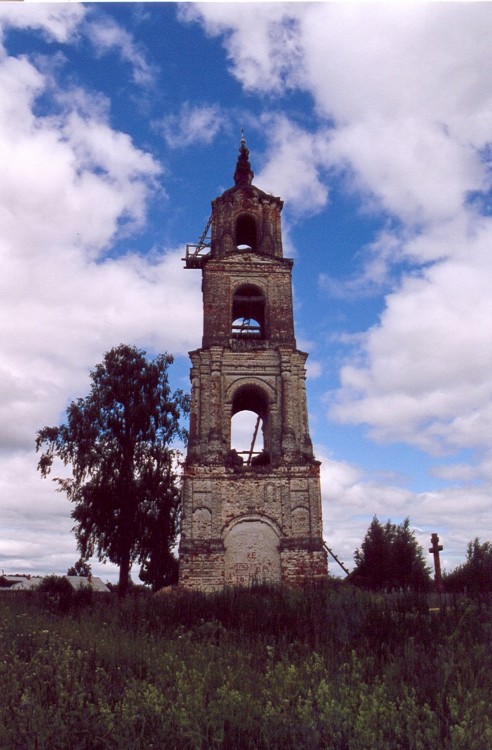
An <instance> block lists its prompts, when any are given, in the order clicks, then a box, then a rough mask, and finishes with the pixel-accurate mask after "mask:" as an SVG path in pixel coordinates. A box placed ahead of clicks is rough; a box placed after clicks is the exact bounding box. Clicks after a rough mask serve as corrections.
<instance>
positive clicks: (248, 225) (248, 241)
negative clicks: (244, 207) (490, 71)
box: [235, 214, 258, 250]
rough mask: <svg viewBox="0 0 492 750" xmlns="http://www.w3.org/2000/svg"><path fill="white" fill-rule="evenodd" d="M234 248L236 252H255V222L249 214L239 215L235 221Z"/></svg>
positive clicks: (256, 239)
mask: <svg viewBox="0 0 492 750" xmlns="http://www.w3.org/2000/svg"><path fill="white" fill-rule="evenodd" d="M235 234H236V243H235V244H236V248H237V249H238V250H256V245H257V243H258V238H257V232H256V221H255V219H254V217H253V216H251V215H250V214H241V216H238V218H237V221H236V232H235Z"/></svg>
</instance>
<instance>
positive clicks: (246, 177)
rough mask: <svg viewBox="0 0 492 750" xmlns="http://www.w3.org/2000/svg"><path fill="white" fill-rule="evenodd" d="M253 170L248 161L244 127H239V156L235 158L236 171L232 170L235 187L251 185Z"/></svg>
mask: <svg viewBox="0 0 492 750" xmlns="http://www.w3.org/2000/svg"><path fill="white" fill-rule="evenodd" d="M253 177H254V172H253V170H252V169H251V164H250V163H249V149H248V147H247V146H246V138H245V137H244V129H243V128H241V145H240V147H239V156H238V158H237V164H236V171H235V172H234V182H235V184H236V186H237V187H244V186H246V185H251V182H252V180H253Z"/></svg>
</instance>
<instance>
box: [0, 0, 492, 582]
mask: <svg viewBox="0 0 492 750" xmlns="http://www.w3.org/2000/svg"><path fill="white" fill-rule="evenodd" d="M491 37H492V4H490V3H471V4H467V3H463V4H460V3H452V4H448V3H429V4H428V3H416V4H380V5H374V4H370V5H367V4H364V3H363V4H354V3H345V4H341V3H326V4H325V3H313V4H304V3H299V4H298V3H286V4H282V3H276V2H275V3H259V4H253V3H244V4H242V3H198V4H194V3H185V4H173V3H163V4H161V3H131V2H130V3H122V4H111V3H95V4H91V3H88V4H77V3H54V4H50V5H48V4H44V3H30V4H27V3H26V4H20V3H12V4H10V3H1V4H0V45H1V46H0V162H1V175H2V177H1V180H0V193H1V198H0V253H1V256H0V257H1V263H2V273H1V276H0V284H1V286H2V291H1V294H0V316H1V320H2V325H1V327H0V341H1V343H0V351H1V354H2V356H1V360H0V383H1V389H2V399H1V402H0V410H1V419H0V440H1V453H0V462H1V463H0V571H1V570H2V569H3V570H5V572H9V573H13V572H17V571H25V572H31V573H38V574H39V573H46V572H59V573H64V572H66V569H67V567H68V566H69V565H71V564H73V562H75V560H76V559H77V557H78V554H77V552H76V549H75V541H74V537H73V535H72V534H71V533H70V529H71V526H72V523H71V519H70V510H71V507H70V504H69V503H68V501H67V500H66V498H65V497H64V496H63V495H60V494H59V493H57V492H56V491H55V485H54V483H53V482H51V481H50V480H43V479H41V477H40V476H39V475H38V473H37V471H36V463H37V456H36V454H35V451H34V438H35V434H36V431H37V430H38V429H40V428H41V427H43V426H44V425H51V424H58V423H60V422H61V421H62V420H63V415H64V412H65V409H66V407H67V405H68V403H69V402H70V401H71V400H72V399H74V398H77V397H79V396H84V395H86V393H87V392H88V390H89V383H90V381H89V377H88V373H89V371H90V369H91V368H92V367H94V365H95V364H96V363H98V362H100V361H101V359H102V356H103V354H104V352H105V351H107V350H108V349H110V348H111V347H112V346H116V345H118V344H119V343H121V342H124V343H129V344H135V345H137V346H139V347H141V348H143V349H145V350H146V351H147V352H148V353H149V354H155V353H159V352H162V351H168V352H170V353H172V354H174V355H175V358H176V361H175V364H174V365H173V368H172V381H173V385H174V386H179V387H185V388H188V370H189V359H188V351H190V350H191V349H194V348H197V347H198V346H200V340H201V327H202V310H201V294H200V274H199V272H198V271H195V272H193V271H186V270H184V269H183V263H182V261H181V258H182V256H183V253H184V247H185V245H186V243H187V242H196V240H197V239H198V237H199V236H200V234H201V232H202V230H203V228H204V226H205V224H206V222H207V219H208V216H209V212H210V201H211V200H212V199H213V198H214V197H215V196H217V195H218V194H219V193H221V192H222V191H223V190H225V189H226V188H228V187H230V186H231V184H232V174H233V171H234V166H235V161H236V155H237V149H238V146H239V139H240V131H241V127H244V129H245V132H246V137H247V142H248V146H249V148H250V151H251V161H252V165H253V169H254V170H255V174H256V177H255V184H257V185H258V186H259V187H261V188H262V189H264V190H266V191H268V192H271V193H274V194H276V195H280V196H281V197H282V198H283V200H284V201H285V208H284V213H283V217H284V251H285V254H286V255H288V256H291V257H294V259H295V266H294V295H295V314H296V335H297V342H298V347H299V348H300V349H303V350H305V351H307V352H309V360H308V366H309V380H308V406H309V411H310V420H311V432H312V437H313V441H314V443H315V445H316V453H317V457H318V458H319V459H320V460H321V461H322V462H323V463H322V490H323V503H324V529H325V539H326V541H327V542H328V544H329V545H330V546H331V547H332V548H333V549H334V550H335V551H336V553H337V554H338V555H339V557H341V559H342V560H344V562H345V563H346V564H347V565H349V566H351V565H352V562H353V553H354V550H355V549H356V547H357V546H359V545H360V543H361V541H362V539H363V536H364V534H365V531H366V529H367V527H368V525H369V523H370V521H371V518H372V516H373V515H374V514H376V515H377V516H378V517H379V519H380V520H381V521H386V520H387V519H388V518H390V519H391V520H392V521H394V522H399V521H401V520H403V519H404V518H405V517H406V516H409V517H410V521H411V525H412V526H413V527H414V528H415V529H416V534H417V538H418V539H419V541H420V542H421V543H422V545H423V546H424V548H425V549H427V548H428V546H429V541H430V534H431V532H434V531H437V532H438V533H439V535H440V537H441V541H442V543H443V544H444V553H443V564H444V567H445V568H446V569H447V570H452V569H453V568H454V567H455V566H456V565H458V564H459V563H460V562H462V561H463V560H464V557H465V553H466V545H467V543H468V541H470V540H471V539H473V538H474V537H476V536H478V537H480V538H481V539H482V541H485V540H492V517H491V497H492V445H491V435H492V378H491V374H492V346H491V342H490V339H491V331H492V294H491V290H492V215H491V214H492V211H491V187H492V185H491V168H490V167H491V159H492V150H491V143H492V88H491V86H490V81H491V80H492V57H491V55H490V38H491ZM429 562H430V556H429ZM336 567H337V566H336V564H335V563H334V564H333V566H332V568H331V569H332V572H333V573H337V570H336ZM93 570H94V572H95V573H96V574H99V575H102V576H103V578H105V579H111V578H113V576H114V571H113V569H112V567H111V566H108V565H105V566H103V565H101V564H99V563H97V562H95V563H94V565H93Z"/></svg>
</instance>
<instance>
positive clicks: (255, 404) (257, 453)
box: [231, 385, 270, 466]
mask: <svg viewBox="0 0 492 750" xmlns="http://www.w3.org/2000/svg"><path fill="white" fill-rule="evenodd" d="M268 416H269V409H268V398H267V396H266V394H265V393H264V392H263V391H262V390H261V389H260V388H258V387H256V386H250V385H247V386H244V387H243V388H240V389H239V390H238V391H237V392H236V393H235V394H234V399H233V402H232V410H231V453H232V454H233V456H234V458H235V459H236V463H237V464H238V465H242V466H261V465H266V464H269V463H270V452H269V442H270V441H269V419H268Z"/></svg>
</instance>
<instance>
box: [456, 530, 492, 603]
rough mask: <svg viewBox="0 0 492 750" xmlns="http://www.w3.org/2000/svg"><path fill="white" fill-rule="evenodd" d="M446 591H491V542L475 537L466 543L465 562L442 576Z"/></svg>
mask: <svg viewBox="0 0 492 750" xmlns="http://www.w3.org/2000/svg"><path fill="white" fill-rule="evenodd" d="M444 585H445V588H446V589H447V590H448V591H468V592H469V593H478V592H485V591H492V544H491V543H490V542H482V543H481V542H480V539H479V538H478V537H476V538H475V539H474V540H473V541H472V542H469V543H468V547H467V552H466V562H465V563H463V565H460V566H459V567H457V568H456V569H455V570H454V571H453V572H452V573H449V574H448V575H446V576H445V577H444Z"/></svg>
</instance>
